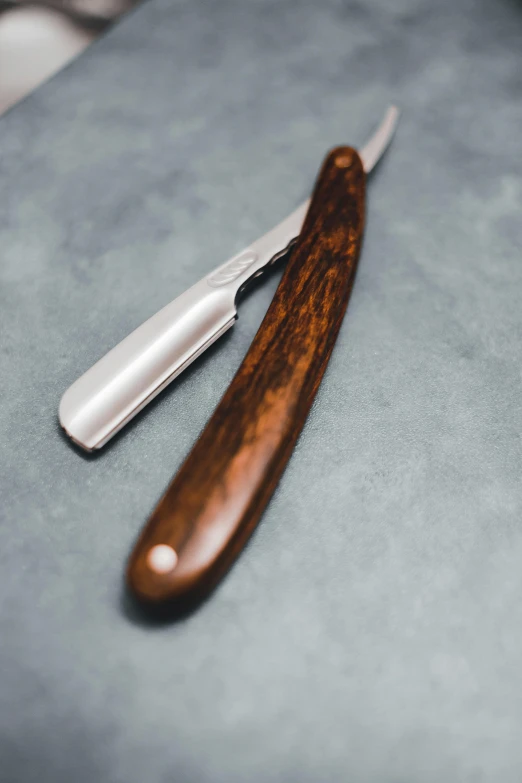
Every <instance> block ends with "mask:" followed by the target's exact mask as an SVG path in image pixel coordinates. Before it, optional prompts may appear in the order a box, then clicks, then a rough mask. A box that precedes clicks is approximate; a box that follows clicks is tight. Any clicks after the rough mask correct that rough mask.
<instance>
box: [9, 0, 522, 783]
mask: <svg viewBox="0 0 522 783" xmlns="http://www.w3.org/2000/svg"><path fill="white" fill-rule="evenodd" d="M521 62H522V4H521V3H519V2H516V1H515V0H474V1H472V0H462V2H459V3H455V2H454V0H440V1H439V2H436V3H434V2H428V0H397V1H396V2H388V0H367V1H365V2H353V1H350V2H341V0H326V1H324V2H308V1H306V0H302V2H297V0H279V2H268V1H266V2H265V1H262V0H258V1H254V0H251V1H250V2H241V0H223V1H222V2H213V1H212V0H191V1H190V2H189V0H180V1H179V2H173V0H150V2H148V3H146V4H144V5H142V6H141V7H139V8H138V9H137V10H136V11H135V12H133V13H132V14H131V15H130V16H128V17H127V18H126V19H125V20H124V21H123V22H122V24H121V25H119V26H118V27H117V28H116V29H114V30H113V31H111V32H110V33H109V34H108V35H107V36H105V37H103V38H102V39H101V40H99V41H98V42H97V43H95V44H94V45H93V46H92V47H91V48H90V49H89V50H88V52H87V53H86V54H85V55H84V56H82V57H81V58H80V59H79V60H78V61H76V62H75V63H74V64H72V65H71V66H70V67H68V68H67V69H66V70H65V71H63V72H62V73H61V74H59V75H58V76H57V77H56V78H54V79H53V80H52V81H51V82H49V83H48V84H46V85H45V86H43V87H42V88H41V89H39V90H38V91H37V92H36V93H35V94H33V95H32V96H31V97H30V98H28V99H27V100H25V101H24V102H23V103H22V104H20V105H19V106H17V107H16V108H15V109H14V110H13V111H11V112H9V113H8V114H7V115H6V116H4V117H3V118H2V119H1V120H0V182H1V187H2V194H3V197H2V208H1V210H0V388H1V394H2V396H1V400H2V403H1V406H0V471H1V485H0V492H1V506H0V516H1V526H0V574H1V599H0V639H1V642H0V694H1V696H0V699H1V710H0V780H2V783H4V781H6V782H7V783H33V781H34V782H35V783H36V782H37V781H38V783H66V782H67V783H68V781H71V780H74V781H75V783H91V782H92V781H103V782H104V783H143V781H150V783H153V782H154V783H156V782H157V781H158V782H161V783H163V782H165V783H171V782H172V781H175V782H176V783H245V781H248V782H249V783H283V782H284V783H293V782H294V781H295V783H297V782H299V783H317V781H321V782H322V781H348V780H349V781H361V782H363V783H367V782H368V783H370V781H371V782H372V783H373V782H374V781H379V782H380V781H383V782H385V783H419V781H422V782H423V783H439V781H441V780H451V781H452V783H462V782H463V781H473V783H482V781H488V783H489V781H499V780H502V781H503V783H511V782H513V783H514V782H515V781H517V783H518V781H520V777H521V767H522V743H521V742H520V732H521V725H522V699H521V695H520V694H521V693H522V669H521V666H520V653H521V650H522V600H521V597H522V568H521V564H522V485H521V474H522V449H521V431H522V374H521V367H522V307H521V304H520V300H521V295H522V220H521V214H522V133H521V128H522V77H521V74H522V67H521ZM391 101H395V102H397V103H398V104H399V105H400V106H401V108H402V109H403V117H402V122H401V125H400V128H399V132H398V134H397V137H396V140H395V142H394V145H393V147H392V149H391V150H390V152H389V154H388V156H387V157H386V159H385V160H384V161H383V163H382V165H381V166H380V167H379V169H378V170H377V171H376V172H375V175H374V176H372V180H371V183H370V185H369V195H368V223H367V232H366V239H365V244H364V249H363V254H362V258H361V265H360V270H359V274H358V279H357V282H356V286H355V289H354V293H353V296H352V300H351V303H350V307H349V311H348V314H347V317H346V319H345V321H344V324H343V328H342V331H341V334H340V338H339V341H338V344H337V346H336V349H335V351H334V355H333V358H332V361H331V364H330V366H329V368H328V371H327V374H326V376H325V379H324V382H323V385H322V387H321V389H320V392H319V395H318V398H317V400H316V404H315V405H314V408H313V410H312V413H311V416H310V419H309V421H308V423H307V425H306V427H305V429H304V432H303V435H302V437H301V439H300V441H299V444H298V447H297V450H296V452H295V454H294V456H293V458H292V460H291V462H290V464H289V467H288V470H287V471H286V473H285V476H284V478H283V481H282V483H281V485H280V487H279V489H278V490H277V492H276V494H275V496H274V498H273V501H272V502H271V504H270V506H269V508H268V509H267V511H266V513H265V515H264V518H263V520H262V523H261V525H260V527H259V529H258V531H257V532H256V534H255V536H254V537H253V539H252V540H251V543H250V545H249V546H248V548H247V550H246V551H245V552H244V555H243V556H242V557H241V558H240V560H239V561H238V563H237V565H236V566H235V567H234V568H233V570H232V571H231V573H230V574H229V576H228V578H227V579H226V580H225V581H224V582H223V584H222V585H221V586H220V588H219V589H218V590H217V591H216V593H215V594H214V596H213V597H212V599H211V600H210V601H208V602H207V603H206V604H205V605H204V606H202V607H201V609H200V610H199V611H198V612H196V613H195V614H193V615H192V616H190V617H189V618H187V619H185V620H184V621H182V622H178V623H173V624H166V625H154V624H149V623H147V622H146V621H144V620H143V618H142V617H141V616H140V615H138V614H137V613H136V612H135V611H134V609H133V607H132V605H130V604H129V603H128V601H127V600H126V599H125V596H124V593H123V590H122V571H123V565H124V562H125V559H126V557H127V554H128V552H129V550H130V547H131V545H132V543H133V541H134V539H135V536H136V535H137V533H138V530H139V528H140V526H141V525H142V524H143V522H144V520H145V519H146V517H147V515H148V513H149V512H150V510H151V509H152V507H153V505H154V503H155V502H156V500H157V499H158V497H159V496H160V495H161V493H162V491H163V490H164V488H165V486H166V484H167V482H168V480H169V478H170V477H171V475H172V474H173V473H174V471H175V470H176V468H177V467H178V466H179V465H180V463H181V461H182V459H183V457H184V455H185V454H186V453H187V451H188V449H189V448H190V446H191V444H192V443H193V441H194V440H195V438H196V437H197V434H198V432H199V430H200V429H201V428H202V426H203V424H204V422H205V421H206V419H207V418H208V416H209V415H210V413H211V411H212V409H213V407H214V406H215V405H216V404H217V402H218V400H219V398H220V395H221V394H222V392H223V391H224V389H225V387H226V385H227V383H228V382H229V381H230V379H231V377H232V375H233V373H234V371H235V369H236V368H237V366H238V365H239V363H240V361H241V358H242V356H243V355H244V353H245V351H246V349H247V347H248V345H249V343H250V341H251V339H252V337H253V335H254V334H255V331H256V329H257V327H258V325H259V323H260V321H261V319H262V316H263V313H264V311H265V310H266V307H267V306H268V303H269V301H270V298H271V296H272V293H273V291H274V289H275V286H276V284H277V278H276V277H274V278H272V279H271V280H270V281H268V283H267V284H266V285H264V286H263V287H260V288H259V289H258V290H257V291H256V292H255V293H254V294H252V295H251V296H250V297H249V298H248V299H247V300H246V301H245V302H244V303H243V305H242V306H241V309H240V317H239V321H238V323H237V325H236V326H235V328H234V329H233V330H232V333H230V334H229V336H227V337H226V338H224V339H223V340H222V341H221V343H220V344H219V345H217V346H216V347H215V349H213V350H212V351H211V352H210V354H209V355H207V356H206V357H204V358H203V359H201V360H200V361H198V363H197V364H196V365H195V366H194V367H193V368H192V369H191V370H190V371H189V372H187V373H186V374H185V376H184V377H182V378H180V379H179V381H178V382H176V383H175V384H174V385H173V386H172V387H171V388H170V389H169V390H168V391H167V392H166V393H164V394H163V395H162V396H161V397H160V398H159V400H158V401H157V402H156V403H155V404H153V405H152V406H151V407H150V409H148V410H147V411H146V412H144V414H143V415H141V416H140V417H139V418H138V419H137V420H136V421H135V423H134V424H132V425H131V426H130V427H129V428H127V430H126V431H125V432H124V433H123V434H122V435H121V436H119V437H118V438H117V439H115V441H114V442H113V443H112V445H110V446H109V447H108V448H107V449H105V450H104V451H103V453H101V454H100V455H99V456H98V457H95V458H89V457H86V456H82V455H81V454H80V453H79V452H78V451H76V450H75V449H74V448H73V447H71V446H70V444H68V442H67V441H66V440H65V438H64V437H63V436H62V435H61V433H60V430H59V427H58V424H57V418H56V413H57V407H58V402H59V399H60V396H61V394H62V392H63V391H64V390H65V389H66V388H67V386H68V385H69V384H70V383H71V382H72V381H73V380H75V378H76V377H77V376H78V375H79V374H80V373H81V372H83V371H84V370H86V369H87V368H88V367H89V366H90V365H91V364H92V363H93V362H94V361H95V360H96V359H97V358H99V357H100V356H101V355H102V354H103V353H104V352H105V351H106V350H108V349H109V348H110V347H112V346H113V345H114V344H115V343H116V342H118V341H119V340H120V339H121V338H122V337H124V336H125V335H126V334H127V333H128V332H129V331H130V330H131V329H132V328H133V327H135V326H137V325H138V324H139V323H140V322H142V321H143V320H144V319H145V318H146V317H148V316H149V315H151V314H152V313H154V312H155V311H156V310H157V309H159V308H160V307H161V306H162V305H163V304H165V303H166V302H168V301H169V300H170V299H172V298H174V297H175V296H176V295H177V294H179V293H180V292H181V291H183V290H184V289H185V288H186V287H187V286H189V285H190V284H192V283H193V282H195V281H196V280H198V279H199V278H200V277H201V276H202V275H203V274H204V273H206V272H207V271H208V270H210V269H212V268H213V267H214V266H216V265H217V264H218V263H220V262H222V261H224V260H225V259H226V258H228V257H229V256H231V255H232V253H234V252H236V251H237V250H239V249H241V247H242V246H244V245H245V244H247V243H248V242H250V241H251V240H253V239H255V238H256V237H257V236H258V235H260V234H262V233H264V232H265V231H266V230H268V229H269V228H270V227H271V226H272V225H273V224H275V223H276V222H277V221H278V220H279V219H281V218H282V217H283V216H285V215H286V214H287V213H288V212H289V211H290V210H291V209H292V208H293V207H295V206H296V205H297V204H298V203H299V202H300V200H301V199H303V198H304V197H305V195H306V194H307V193H308V191H309V189H310V187H311V185H312V182H313V179H314V177H315V174H316V171H317V168H318V166H319V164H320V161H321V159H322V157H323V154H324V153H325V151H326V149H327V148H328V147H329V146H332V145H333V144H336V143H343V142H348V143H354V144H358V143H361V142H363V141H364V139H365V138H366V136H367V135H368V133H369V132H370V131H371V130H372V128H373V126H374V124H375V123H376V122H377V121H378V119H379V117H380V116H381V113H382V111H383V110H384V108H385V107H386V106H387V105H388V104H389V103H390V102H391Z"/></svg>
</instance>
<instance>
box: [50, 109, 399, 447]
mask: <svg viewBox="0 0 522 783" xmlns="http://www.w3.org/2000/svg"><path fill="white" fill-rule="evenodd" d="M397 118H398V111H397V109H396V108H395V107H390V108H389V109H388V111H387V112H386V114H385V116H384V119H383V121H382V123H381V125H380V126H379V128H378V130H377V131H376V133H375V134H374V136H372V138H371V139H370V140H369V141H368V143H367V144H366V145H365V146H364V147H363V148H362V150H360V151H359V156H360V159H361V161H362V165H363V169H364V172H366V173H368V172H369V171H371V170H372V168H373V167H374V165H375V163H376V162H377V161H378V159H379V158H380V156H381V155H382V153H383V151H384V150H385V148H386V147H387V145H388V143H389V142H390V140H391V138H392V136H393V132H394V129H395V125H396V122H397ZM309 206H310V200H307V201H305V202H304V204H302V205H301V206H300V207H298V208H297V209H296V210H295V211H294V212H292V214H291V215H289V216H288V217H287V218H286V219H285V220H284V221H283V222H282V223H279V225H277V226H276V227H275V228H273V229H272V230H271V231H269V232H268V233H267V234H265V235H264V236H262V237H261V238H260V239H258V240H256V241H255V242H253V243H252V244H251V245H250V246H249V247H247V248H245V249H244V250H243V251H241V252H240V253H238V254H237V255H235V256H234V257H233V258H231V259H230V260H229V261H227V262H226V263H224V264H222V265H221V266H219V267H218V268H217V269H215V270H214V271H213V272H211V273H210V274H208V275H206V276H205V277H204V278H203V279H202V280H200V281H199V282H198V283H196V284H195V285H194V286H192V287H191V288H189V289H188V290H187V291H185V292H184V293H183V294H181V295H180V296H178V297H177V298H176V299H174V301H172V302H171V303H170V304H168V305H167V306H166V307H164V308H163V309H162V310H160V311H159V312H158V313H156V315H154V316H152V318H150V319H149V320H148V321H146V322H145V323H144V324H142V325H141V326H139V327H138V328H137V329H136V330H135V331H134V332H132V333H131V334H130V335H129V336H128V337H126V338H125V339H124V340H123V341H122V342H121V343H119V344H118V345H117V346H116V347H115V348H113V349H112V350H111V351H109V353H107V354H106V355H105V356H104V357H103V358H102V359H100V360H99V361H98V362H97V363H96V364H95V365H94V366H93V367H91V368H90V369H89V370H88V371H87V372H86V373H85V374H84V375H82V376H81V377H80V378H79V379H78V380H77V381H75V383H73V384H72V386H70V387H69V389H68V390H67V391H66V392H65V394H64V395H63V397H62V400H61V402H60V409H59V419H60V424H61V426H62V427H63V429H64V430H65V432H66V433H67V434H68V435H69V436H70V437H71V438H72V440H73V441H74V442H75V443H76V444H78V445H79V446H81V447H82V448H84V449H86V450H87V451H93V450H94V449H99V448H101V447H102V446H104V445H105V444H106V443H107V441H109V440H110V439H111V438H112V437H113V436H114V435H115V434H116V433H117V432H118V431H119V430H121V429H122V427H124V426H125V424H127V422H129V421H130V420H131V419H132V418H133V417H134V416H135V415H136V414H137V413H138V412H139V411H140V410H141V409H142V408H144V407H145V405H147V403H148V402H150V401H151V400H152V399H153V398H154V397H155V396H156V395H157V394H159V393H160V392H161V391H162V389H164V388H165V387H166V386H167V385H168V384H169V383H170V382H171V381H172V380H174V378H176V377H177V376H178V375H179V374H180V373H181V372H183V370H184V369H185V368H186V367H188V366H189V364H191V363H192V362H193V361H194V360H195V359H196V358H197V357H198V356H200V355H201V354H202V353H203V352H204V351H205V350H206V349H207V348H208V347H209V346H210V345H212V343H214V342H215V341H216V340H217V339H218V338H219V337H221V335H222V334H224V333H225V332H226V331H227V330H228V329H229V328H230V327H231V326H233V324H234V322H235V320H236V318H237V309H236V300H237V296H238V293H239V292H240V291H241V290H242V289H243V288H244V287H245V285H246V284H247V283H248V282H249V281H250V280H252V279H253V278H255V277H257V276H259V275H261V274H262V273H263V271H264V270H265V269H266V268H267V267H269V266H270V265H271V264H273V263H274V262H275V261H276V260H277V259H279V258H280V257H281V256H282V255H283V254H284V253H285V252H286V251H287V250H288V249H289V247H290V246H291V245H292V244H293V243H294V242H295V241H296V237H298V235H299V233H300V231H301V228H302V225H303V221H304V219H305V216H306V214H307V211H308V208H309Z"/></svg>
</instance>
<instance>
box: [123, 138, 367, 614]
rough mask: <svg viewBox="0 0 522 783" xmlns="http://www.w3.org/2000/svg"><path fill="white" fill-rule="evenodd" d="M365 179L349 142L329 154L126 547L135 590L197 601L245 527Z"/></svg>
mask: <svg viewBox="0 0 522 783" xmlns="http://www.w3.org/2000/svg"><path fill="white" fill-rule="evenodd" d="M365 182H366V177H365V173H364V170H363V166H362V163H361V159H360V158H359V155H358V154H357V151H356V150H354V149H351V148H350V147H338V148H336V149H334V150H332V151H331V152H330V153H329V155H328V156H327V158H326V160H325V162H324V164H323V167H322V170H321V172H320V174H319V177H318V179H317V182H316V186H315V189H314V193H313V196H312V202H311V205H310V209H309V211H308V214H307V217H306V219H305V222H304V225H303V230H302V233H301V234H300V236H299V239H298V242H297V245H296V247H295V249H294V251H293V253H292V256H291V258H290V261H289V263H288V265H287V267H286V269H285V272H284V274H283V277H282V279H281V282H280V283H279V286H278V288H277V291H276V293H275V296H274V299H273V301H272V303H271V305H270V307H269V309H268V311H267V314H266V316H265V318H264V320H263V323H262V324H261V326H260V328H259V331H258V332H257V334H256V336H255V338H254V341H253V343H252V345H251V346H250V349H249V351H248V353H247V355H246V356H245V359H244V361H243V363H242V364H241V367H240V368H239V370H238V372H237V373H236V375H235V377H234V379H233V381H232V383H231V384H230V386H229V388H228V390H227V391H226V393H225V395H224V397H223V399H222V400H221V402H220V403H219V405H218V407H217V408H216V410H215V412H214V414H213V416H212V418H211V419H210V421H209V422H208V424H207V426H206V427H205V429H204V430H203V432H202V434H201V435H200V437H199V439H198V440H197V442H196V444H195V446H194V448H193V449H192V451H191V453H190V454H189V456H188V457H187V459H186V460H185V462H184V464H183V465H182V467H181V469H180V471H179V473H178V474H177V476H176V477H175V478H174V480H173V481H172V483H171V484H170V486H169V488H168V490H167V492H166V494H165V495H164V497H163V498H162V500H161V501H160V503H159V504H158V506H157V507H156V509H155V511H154V513H153V514H152V516H151V517H150V519H149V521H148V523H147V525H146V527H145V529H144V530H143V532H142V534H141V536H140V538H139V540H138V542H137V544H136V547H135V549H134V552H133V553H132V555H131V558H130V561H129V565H128V572H127V578H128V584H129V586H130V589H131V590H132V592H133V593H134V594H135V595H136V596H137V597H138V598H140V599H141V600H143V601H146V602H148V603H149V604H150V603H153V604H162V603H163V602H170V601H173V602H175V603H176V605H180V606H183V605H184V604H189V605H192V604H193V603H194V602H197V601H199V600H200V599H202V598H203V597H205V595H206V594H207V593H208V592H209V591H210V590H211V589H212V588H213V587H214V586H215V585H216V583H217V582H218V580H219V579H220V578H221V577H222V576H223V575H224V573H225V572H226V571H227V570H228V568H229V567H230V566H231V564H232V562H233V561H234V559H235V558H236V557H237V556H238V555H239V553H240V552H241V549H242V548H243V546H244V545H245V543H246V541H247V540H248V538H249V536H250V535H251V533H252V531H253V530H254V528H255V526H256V524H257V522H258V520H259V518H260V516H261V514H262V512H263V510H264V508H265V506H266V504H267V503H268V501H269V499H270V497H271V495H272V493H273V491H274V489H275V487H276V484H277V482H278V480H279V478H280V476H281V474H282V472H283V470H284V468H285V466H286V463H287V461H288V459H289V458H290V454H291V452H292V449H293V447H294V444H295V442H296V440H297V437H298V436H299V433H300V432H301V429H302V427H303V424H304V422H305V419H306V416H307V414H308V411H309V410H310V406H311V404H312V401H313V399H314V396H315V393H316V391H317V388H318V386H319V383H320V382H321V378H322V376H323V374H324V371H325V369H326V365H327V363H328V360H329V358H330V354H331V352H332V348H333V345H334V343H335V340H336V337H337V334H338V331H339V328H340V326H341V322H342V319H343V316H344V312H345V310H346V306H347V304H348V299H349V296H350V291H351V287H352V283H353V279H354V275H355V270H356V267H357V261H358V257H359V251H360V247H361V240H362V234H363V229H364V196H365Z"/></svg>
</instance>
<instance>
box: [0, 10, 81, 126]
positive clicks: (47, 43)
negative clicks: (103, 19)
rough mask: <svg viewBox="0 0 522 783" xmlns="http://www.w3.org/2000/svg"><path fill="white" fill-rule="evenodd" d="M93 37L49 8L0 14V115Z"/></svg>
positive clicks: (61, 65) (78, 51) (54, 71)
mask: <svg viewBox="0 0 522 783" xmlns="http://www.w3.org/2000/svg"><path fill="white" fill-rule="evenodd" d="M95 37H96V35H95V33H94V32H92V31H86V30H82V29H80V28H79V27H77V26H75V25H74V24H72V23H71V22H70V21H69V20H68V19H67V17H66V16H64V15H63V14H61V13H58V12H57V11H53V10H50V9H48V8H42V7H36V6H20V7H19V8H12V9H10V10H7V11H5V12H4V13H3V14H0V114H1V113H2V112H4V111H5V110H6V109H8V108H9V107H10V106H12V105H13V104H14V103H16V102H17V101H18V100H20V98H23V96H24V95H27V93H29V92H31V90H33V89H34V88H35V87H36V86H37V85H38V84H40V83H41V82H42V81H44V80H45V79H48V78H49V77H50V76H52V75H53V74H54V73H56V71H59V70H60V68H62V67H63V66H64V65H65V64H66V63H67V62H69V60H71V59H72V58H73V57H76V56H77V55H78V54H79V53H80V52H82V51H83V50H84V49H85V48H86V47H87V46H88V45H89V44H90V42H91V41H92V40H93V39H94V38H95Z"/></svg>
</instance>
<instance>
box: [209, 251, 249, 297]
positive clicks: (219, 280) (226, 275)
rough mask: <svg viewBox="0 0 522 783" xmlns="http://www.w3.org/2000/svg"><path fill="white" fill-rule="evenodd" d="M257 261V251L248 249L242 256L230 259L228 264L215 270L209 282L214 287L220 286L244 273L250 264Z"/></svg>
mask: <svg viewBox="0 0 522 783" xmlns="http://www.w3.org/2000/svg"><path fill="white" fill-rule="evenodd" d="M255 261H257V253H254V251H253V250H247V251H246V252H245V253H242V254H241V255H240V256H237V257H236V258H233V259H232V261H229V262H228V264H225V266H224V267H222V268H221V269H219V270H218V271H217V272H214V274H213V275H211V276H210V277H209V278H208V279H207V282H208V284H209V285H211V286H212V287H213V288H219V286H222V285H226V284H227V283H231V282H232V281H233V280H235V279H236V278H237V277H239V276H240V275H242V274H243V272H244V271H245V270H246V269H248V267H249V266H252V264H253V263H254V262H255Z"/></svg>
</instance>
